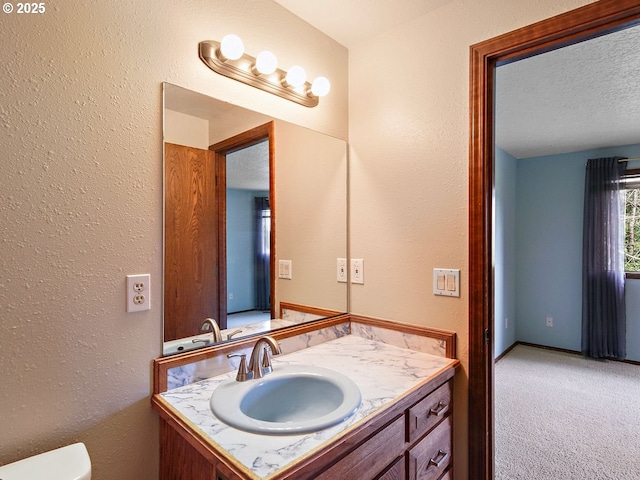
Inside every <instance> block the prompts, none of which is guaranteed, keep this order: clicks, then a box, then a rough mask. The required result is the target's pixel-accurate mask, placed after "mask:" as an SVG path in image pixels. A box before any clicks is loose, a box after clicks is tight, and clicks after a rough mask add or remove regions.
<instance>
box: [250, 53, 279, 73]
mask: <svg viewBox="0 0 640 480" xmlns="http://www.w3.org/2000/svg"><path fill="white" fill-rule="evenodd" d="M255 67H256V70H257V71H258V73H261V74H263V75H270V74H272V73H273V72H275V71H276V69H277V68H278V59H277V58H276V56H275V55H274V54H273V53H271V52H268V51H264V52H260V53H259V54H258V57H257V58H256V64H255Z"/></svg>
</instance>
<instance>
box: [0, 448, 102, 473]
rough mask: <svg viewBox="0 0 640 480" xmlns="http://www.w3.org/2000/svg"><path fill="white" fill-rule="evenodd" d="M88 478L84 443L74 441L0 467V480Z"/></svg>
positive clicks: (89, 464) (88, 468) (88, 464)
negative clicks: (71, 443)
mask: <svg viewBox="0 0 640 480" xmlns="http://www.w3.org/2000/svg"><path fill="white" fill-rule="evenodd" d="M35 479H38V480H90V479H91V460H90V458H89V452H87V448H86V447H85V446H84V443H74V444H73V445H67V446H66V447H62V448H57V449H56V450H51V451H49V452H45V453H41V454H40V455H35V456H33V457H29V458H25V459H24V460H18V461H17V462H14V463H10V464H8V465H4V466H2V467H0V480H35Z"/></svg>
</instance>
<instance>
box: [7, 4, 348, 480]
mask: <svg viewBox="0 0 640 480" xmlns="http://www.w3.org/2000/svg"><path fill="white" fill-rule="evenodd" d="M46 8H47V11H46V13H45V14H42V15H17V14H15V13H14V14H2V15H0V45H2V51H1V53H0V60H1V63H2V66H3V74H2V75H1V76H0V147H1V148H0V151H1V152H2V160H1V161H0V182H2V183H1V188H0V232H1V245H2V246H1V250H0V365H2V373H1V374H0V385H2V388H0V418H1V419H2V440H1V441H0V445H1V447H0V464H1V463H6V462H10V461H14V460H17V459H19V458H22V457H25V456H28V455H32V454H36V453H39V452H42V451H45V450H48V449H51V448H54V447H58V446H61V445H63V444H67V443H71V442H73V441H83V442H85V443H86V445H87V448H88V450H89V453H90V455H91V459H92V462H93V467H94V473H93V478H94V479H97V480H106V479H136V480H144V479H149V480H151V479H155V478H157V476H158V471H157V465H158V428H157V424H158V421H157V416H156V414H155V413H154V412H153V411H152V410H151V408H150V404H149V395H150V392H151V383H152V372H151V360H152V359H153V358H154V357H157V356H159V355H160V353H161V339H162V333H161V331H162V330H161V306H162V289H161V284H162V282H161V278H162V276H161V275H162V136H161V135H162V86H161V82H163V81H169V82H172V83H175V84H178V85H181V86H184V87H187V88H191V89H193V90H198V91H201V92H203V93H206V94H208V95H211V96H217V97H223V98H224V99H226V100H228V101H230V102H232V103H236V104H239V105H242V106H245V107H248V108H253V109H255V110H258V111H261V112H263V113H265V114H268V115H272V116H275V117H279V118H283V119H285V120H288V121H291V122H295V123H299V124H302V125H305V126H308V127H310V128H314V129H316V130H320V131H323V132H324V133H329V134H332V135H335V136H338V137H341V138H343V139H346V138H347V126H348V125H347V107H348V105H347V51H346V49H345V48H344V47H342V46H340V45H339V44H337V43H336V42H334V41H332V40H331V39H329V38H328V37H326V36H325V35H323V34H321V33H320V32H318V31H317V30H315V29H312V28H311V27H309V26H308V25H307V24H305V23H304V22H302V21H301V20H300V19H298V18H297V17H295V16H294V15H292V14H291V13H289V12H288V11H286V10H284V9H282V8H281V7H280V6H279V5H277V4H275V3H273V2H271V1H268V0H259V1H258V0H254V1H248V0H215V1H210V0H208V1H205V0H190V1H189V2H181V1H166V2H155V1H154V2H151V1H149V0H140V1H137V2H117V4H116V3H113V2H95V1H92V2H86V1H81V0H58V1H56V2H47V3H46ZM229 32H236V33H237V34H239V35H240V36H241V37H243V38H244V39H245V45H246V48H247V50H248V51H249V52H255V53H257V52H258V51H259V49H261V48H263V47H264V48H269V49H272V50H273V51H275V52H276V53H277V54H278V55H279V56H280V58H281V59H282V61H283V62H284V64H291V63H293V62H299V63H302V64H304V66H305V67H306V68H307V71H308V73H309V74H310V75H319V74H324V75H326V76H328V77H329V78H331V80H332V84H333V88H332V91H331V95H329V96H328V97H327V98H325V99H323V100H322V101H321V103H320V105H319V106H318V107H316V108H314V109H309V108H305V107H301V106H299V105H296V104H294V103H292V102H288V101H286V100H283V99H280V98H278V97H276V96H273V95H269V94H267V93H264V92H261V91H259V90H257V89H253V88H249V87H247V86H245V85H241V84H240V83H238V82H234V81H233V80H229V79H227V78H225V77H222V76H220V75H217V74H215V73H213V72H211V71H210V70H208V69H207V68H206V66H205V65H204V64H203V63H202V62H201V61H200V59H199V58H198V53H197V44H198V42H199V41H201V40H205V39H220V38H222V36H223V35H224V34H226V33H229ZM128 273H150V274H151V285H152V287H151V307H152V308H151V311H148V312H142V313H135V314H127V313H126V312H125V287H124V285H125V275H126V274H128Z"/></svg>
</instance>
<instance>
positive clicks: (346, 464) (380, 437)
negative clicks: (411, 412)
mask: <svg viewBox="0 0 640 480" xmlns="http://www.w3.org/2000/svg"><path fill="white" fill-rule="evenodd" d="M404 428H405V427H404V416H400V417H398V418H396V419H395V420H394V421H393V422H391V423H390V424H388V425H387V426H386V427H384V428H383V429H382V430H380V431H379V432H378V433H376V434H375V435H374V436H373V437H371V438H370V439H369V440H367V441H366V442H364V443H363V444H361V445H360V446H359V447H358V448H356V449H355V450H353V451H352V452H351V453H349V454H348V455H347V456H345V457H344V458H342V459H341V460H339V461H338V462H337V463H335V464H334V465H333V466H331V467H329V468H328V469H327V470H325V471H323V472H322V473H321V474H320V475H318V476H316V477H315V480H336V479H337V478H345V479H360V480H369V479H374V478H376V477H377V476H378V475H379V474H380V472H382V471H383V470H385V469H386V468H387V467H388V466H389V465H390V464H391V463H392V462H393V461H394V460H395V459H396V458H397V457H399V456H400V455H402V452H403V450H404V435H405V432H404ZM401 463H402V462H401Z"/></svg>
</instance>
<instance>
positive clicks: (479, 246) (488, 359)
mask: <svg viewBox="0 0 640 480" xmlns="http://www.w3.org/2000/svg"><path fill="white" fill-rule="evenodd" d="M637 24H640V2H638V0H600V1H598V2H595V3H592V4H589V5H586V6H584V7H581V8H578V9H576V10H572V11H570V12H567V13H564V14H562V15H558V16H555V17H552V18H549V19H547V20H544V21H541V22H538V23H535V24H533V25H529V26H527V27H523V28H520V29H518V30H515V31H513V32H510V33H507V34H504V35H500V36H498V37H495V38H492V39H489V40H487V41H484V42H481V43H478V44H476V45H472V46H471V48H470V77H469V82H470V85H469V87H470V88H469V92H470V139H469V407H468V408H469V417H468V418H469V437H468V441H469V476H468V478H474V479H485V480H490V479H492V478H493V476H494V471H493V467H494V465H493V462H494V449H493V424H494V419H493V363H494V362H493V336H494V332H493V313H494V312H493V296H494V292H493V261H492V255H491V252H492V233H491V224H492V216H493V212H492V210H491V203H492V198H493V175H494V170H493V166H494V154H493V150H494V144H493V134H494V132H493V121H494V111H493V106H494V75H495V68H496V66H497V65H501V64H505V63H510V62H513V61H516V60H521V59H523V58H527V57H530V56H533V55H536V54H539V53H543V52H545V51H551V50H555V49H557V48H560V47H563V46H567V45H571V44H574V43H577V42H580V41H582V40H586V39H589V38H594V37H598V36H600V35H603V34H606V33H611V32H614V31H616V30H620V29H622V28H625V27H628V26H632V25H637Z"/></svg>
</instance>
